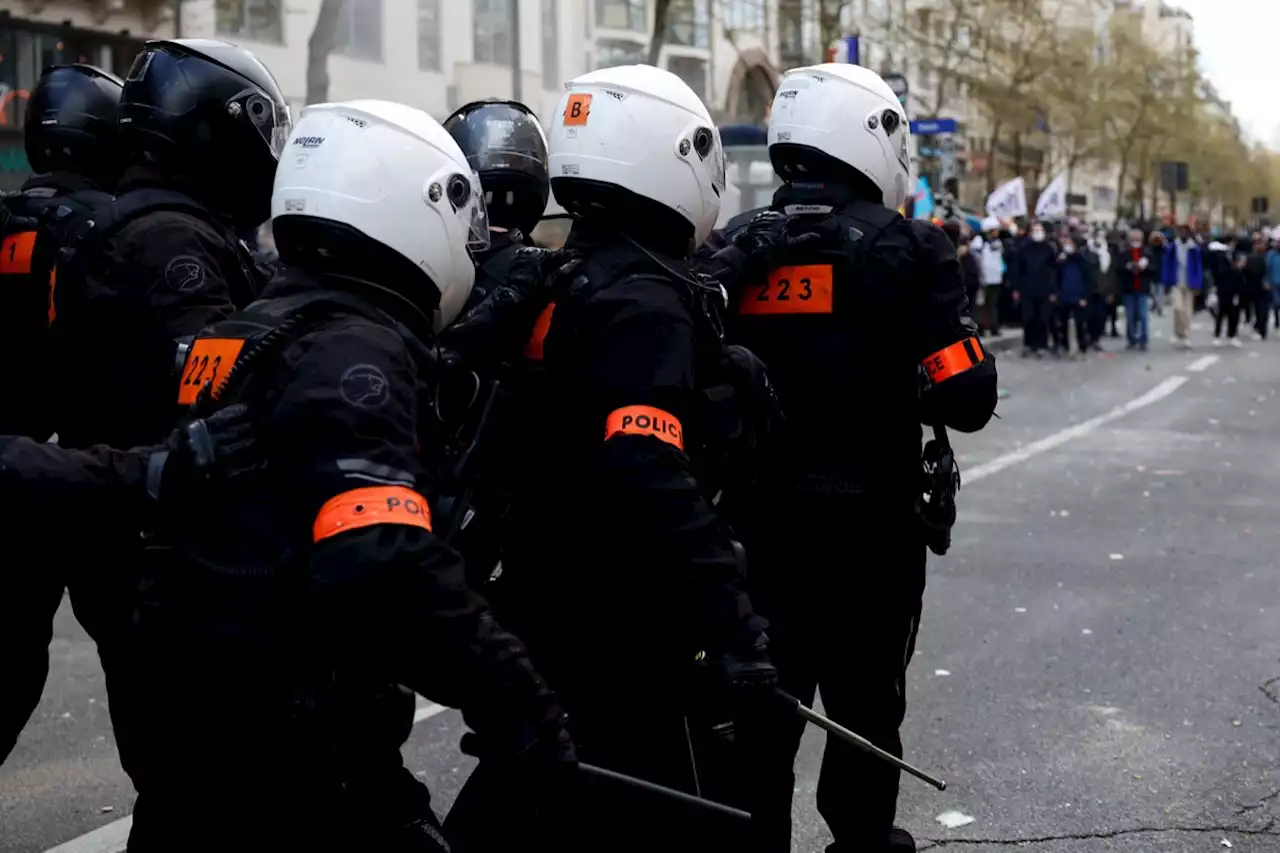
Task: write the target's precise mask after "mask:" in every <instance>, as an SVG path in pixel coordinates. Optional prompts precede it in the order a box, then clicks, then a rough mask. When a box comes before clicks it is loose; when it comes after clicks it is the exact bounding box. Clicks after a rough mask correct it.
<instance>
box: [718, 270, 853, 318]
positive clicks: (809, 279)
mask: <svg viewBox="0 0 1280 853" xmlns="http://www.w3.org/2000/svg"><path fill="white" fill-rule="evenodd" d="M834 289H835V288H834V282H833V280H832V275H831V267H830V265H827V264H809V265H806V266H797V267H779V268H778V269H776V270H774V271H773V272H771V273H769V278H768V279H767V280H766V281H765V282H764V283H762V284H752V285H748V286H747V287H744V288H743V289H742V296H741V298H740V299H739V300H738V313H739V314H745V315H757V314H761V315H763V314H830V313H831V306H832V301H833V300H832V293H833V291H834Z"/></svg>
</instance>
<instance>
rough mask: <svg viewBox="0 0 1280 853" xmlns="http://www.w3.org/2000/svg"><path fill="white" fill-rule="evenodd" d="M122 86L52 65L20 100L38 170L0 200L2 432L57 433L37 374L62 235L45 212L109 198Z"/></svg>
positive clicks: (43, 379) (116, 163) (95, 71)
mask: <svg viewBox="0 0 1280 853" xmlns="http://www.w3.org/2000/svg"><path fill="white" fill-rule="evenodd" d="M123 85H124V84H123V82H122V81H121V80H120V78H118V77H116V76H115V75H113V74H110V73H108V72H106V71H103V70H102V69H100V68H95V67H93V66H92V65H55V66H52V67H50V68H48V69H46V70H45V72H44V74H42V75H41V77H40V80H39V82H37V83H36V85H35V88H34V89H32V91H31V97H30V98H29V99H28V100H27V109H26V122H25V124H24V127H23V133H24V143H25V146H26V150H27V160H28V161H29V162H30V163H31V168H32V169H34V170H35V172H36V174H35V176H34V177H32V178H30V179H28V180H27V182H26V183H24V184H23V185H22V190H21V191H20V192H19V193H17V194H16V195H13V196H10V197H8V198H5V199H4V200H3V203H2V205H0V220H2V224H0V231H2V232H3V233H2V234H0V236H2V237H3V239H4V243H3V247H2V248H0V281H3V282H4V285H5V286H4V294H5V297H4V311H3V312H2V313H0V323H2V324H3V326H2V327H0V346H3V348H4V356H5V358H4V361H5V363H6V364H10V365H16V364H21V365H23V369H21V370H9V371H5V373H4V377H3V381H2V384H0V431H3V432H4V433H6V434H10V435H29V436H32V437H33V438H39V439H45V438H48V437H49V435H50V434H51V433H52V432H53V430H54V427H53V417H52V411H51V409H50V405H51V402H52V400H51V397H52V396H53V395H51V393H50V390H51V389H50V388H49V376H48V375H46V374H45V373H44V372H43V367H44V365H45V363H46V361H47V356H48V354H47V350H48V329H49V325H50V323H51V322H52V320H53V312H52V310H51V309H52V283H51V282H50V274H51V273H52V270H53V265H54V260H55V255H56V253H57V249H58V245H57V244H58V236H59V235H58V234H57V233H56V231H55V230H54V229H53V228H52V227H51V226H52V220H53V219H54V218H55V217H54V216H53V215H52V214H53V212H54V211H55V210H58V209H59V208H61V210H62V211H64V213H62V215H63V216H65V215H67V213H69V212H70V211H72V210H77V211H81V210H85V209H89V208H92V207H93V206H95V205H101V204H103V203H104V202H105V201H106V200H108V199H109V198H110V195H109V194H108V192H109V191H110V190H112V189H114V188H115V185H116V182H117V181H118V180H119V178H120V170H121V168H122V159H121V156H120V153H121V152H120V146H119V144H118V141H117V135H116V120H117V118H118V116H119V112H120V90H121V88H122V87H123ZM46 215H48V218H47V219H46Z"/></svg>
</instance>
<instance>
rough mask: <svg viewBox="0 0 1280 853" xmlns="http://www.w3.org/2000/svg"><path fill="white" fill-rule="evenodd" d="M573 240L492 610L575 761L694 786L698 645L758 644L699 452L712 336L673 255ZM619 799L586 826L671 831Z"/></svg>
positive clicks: (592, 834)
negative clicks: (542, 680)
mask: <svg viewBox="0 0 1280 853" xmlns="http://www.w3.org/2000/svg"><path fill="white" fill-rule="evenodd" d="M566 249H567V251H569V252H570V253H572V254H573V255H576V256H578V257H580V258H581V259H582V260H581V262H580V264H579V265H578V266H577V267H575V269H574V273H573V274H574V278H573V280H572V283H571V284H569V285H568V286H567V287H566V288H565V289H564V290H563V291H562V292H560V293H558V294H557V298H556V302H555V305H554V307H553V308H552V309H551V311H550V313H549V315H548V322H547V329H546V334H545V337H544V338H542V339H541V345H540V351H541V356H542V369H543V371H544V372H543V375H542V381H543V382H544V383H545V388H544V395H543V398H542V402H541V406H540V407H539V409H538V412H539V414H538V416H537V417H529V418H527V419H525V420H524V421H523V422H521V423H519V424H516V425H514V426H515V429H516V431H517V432H518V434H519V437H520V440H521V441H522V442H523V445H524V446H525V447H527V448H530V450H531V452H530V453H528V454H527V456H526V459H525V463H524V468H523V470H522V471H521V473H520V482H519V483H518V484H517V485H516V488H515V493H514V495H513V500H512V507H511V510H510V515H509V531H510V532H509V536H508V539H507V542H506V550H505V551H504V554H503V572H502V577H501V579H500V581H499V586H500V588H501V590H500V593H499V594H500V600H501V601H502V602H503V603H504V604H505V605H506V609H503V608H502V607H500V608H499V615H500V616H501V618H503V619H504V621H506V622H510V623H511V624H512V627H513V629H514V630H515V631H516V632H517V633H518V634H519V635H520V636H521V637H523V638H524V639H525V640H526V641H527V642H528V643H529V647H530V649H531V651H532V654H533V656H534V660H535V662H536V663H537V665H538V667H539V669H540V670H542V671H544V672H545V673H546V674H547V676H548V678H549V679H550V680H551V682H552V683H553V684H555V685H556V688H557V691H558V692H559V693H560V695H561V696H562V698H563V700H564V702H565V705H566V709H567V710H568V712H569V720H570V727H571V730H572V732H573V735H574V739H575V742H576V743H577V744H578V746H579V752H580V754H581V755H582V757H583V759H584V760H588V761H591V762H593V763H596V764H600V765H602V766H605V767H608V768H610V769H614V770H618V771H621V772H624V773H629V774H632V775H635V776H638V777H641V778H645V779H649V780H652V781H655V782H659V783H661V784H665V785H669V786H671V787H675V788H679V789H682V790H687V791H694V790H695V789H696V779H695V776H696V770H695V769H694V767H693V766H692V763H691V756H690V745H689V739H688V732H687V730H686V722H685V715H686V714H687V713H688V708H689V682H690V677H691V674H692V672H693V670H694V659H695V656H696V655H697V654H698V652H700V651H705V652H706V653H707V655H708V657H709V659H711V660H714V661H716V662H718V663H722V664H726V665H727V661H728V660H730V659H736V660H739V661H743V662H754V661H757V660H760V659H761V658H762V655H763V648H762V647H761V646H760V644H761V643H762V629H763V624H762V623H761V622H760V620H758V619H757V618H756V617H755V616H754V615H753V614H752V612H751V608H750V604H749V602H748V601H747V598H746V595H745V594H744V592H743V590H742V566H741V564H740V561H739V559H738V556H737V555H736V553H735V550H734V547H733V543H732V541H731V539H730V535H729V531H728V530H727V528H726V527H725V526H724V525H723V524H722V523H721V521H720V520H719V519H718V518H717V516H716V513H715V511H714V510H713V508H712V506H711V504H710V502H709V498H710V497H711V496H710V495H708V494H705V493H704V490H703V489H702V488H701V487H700V486H699V482H698V479H697V475H696V473H695V465H694V462H692V461H691V456H696V455H697V451H698V448H699V447H700V446H701V445H702V444H703V443H704V442H705V441H706V439H707V436H706V433H705V430H704V429H703V428H702V423H701V408H700V407H701V399H700V395H699V390H698V389H699V378H700V375H699V374H700V371H701V370H703V369H704V368H706V367H707V366H709V365H710V364H711V363H713V361H714V359H715V358H718V355H719V352H720V341H719V339H718V338H717V337H716V336H715V335H714V334H711V333H709V332H708V331H707V324H706V320H705V317H704V313H705V311H704V306H703V303H702V299H703V294H702V293H701V292H700V290H699V288H698V287H697V286H696V285H695V284H694V283H693V282H692V274H691V273H689V272H688V269H687V266H686V265H685V263H684V262H683V261H681V260H677V259H676V257H674V256H673V255H674V252H670V250H668V252H667V253H664V252H663V251H662V250H659V249H656V248H655V249H653V250H642V249H640V248H639V247H638V246H637V245H636V244H634V243H631V242H628V241H626V240H624V239H623V238H618V237H609V236H606V235H603V234H600V233H596V232H593V231H592V230H591V229H590V228H588V227H586V226H585V225H583V224H582V223H579V224H578V225H575V228H574V231H573V232H572V233H571V234H570V239H569V242H568V244H567V245H566ZM685 275H688V276H690V280H689V281H684V280H681V278H683V276H685ZM620 805H622V804H619V803H618V802H616V801H615V802H607V803H606V802H602V803H599V804H598V805H597V807H594V808H591V809H587V810H584V811H587V812H588V814H586V815H584V816H582V819H583V820H584V821H585V822H586V823H588V824H590V826H588V827H587V828H586V829H584V830H583V834H584V837H586V838H588V839H592V838H593V839H594V841H595V842H596V843H597V844H598V843H605V842H602V840H601V839H602V838H603V839H607V846H609V847H610V849H628V850H630V849H652V847H651V845H652V844H653V843H654V839H655V834H656V835H657V836H661V837H663V838H666V839H667V842H668V843H670V842H671V841H672V839H671V838H670V833H669V832H668V831H667V828H666V827H664V826H659V825H655V826H654V827H653V833H650V832H649V831H648V830H646V829H643V828H640V827H636V826H635V825H634V823H633V822H631V821H630V820H629V819H628V818H627V817H626V816H627V815H631V816H632V817H634V813H633V812H632V811H630V810H628V809H627V808H625V807H623V808H622V809H621V811H619V810H618V807H619V806H620ZM619 815H622V817H620V816H619ZM618 820H628V823H627V826H628V830H627V833H625V835H628V836H629V837H619V832H618V824H617V823H616V821H618ZM655 823H661V822H655ZM632 830H638V831H636V832H634V833H633V832H632ZM692 832H694V830H693V829H692V828H690V827H684V826H682V827H681V828H680V830H679V834H680V836H681V837H680V838H679V839H676V841H678V842H681V843H683V842H689V843H694V842H693V841H692V840H691V836H690V833H692Z"/></svg>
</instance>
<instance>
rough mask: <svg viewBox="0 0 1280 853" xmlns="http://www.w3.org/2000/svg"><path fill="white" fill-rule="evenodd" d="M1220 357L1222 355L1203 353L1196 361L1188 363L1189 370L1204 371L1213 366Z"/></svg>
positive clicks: (1194, 371) (1193, 371)
mask: <svg viewBox="0 0 1280 853" xmlns="http://www.w3.org/2000/svg"><path fill="white" fill-rule="evenodd" d="M1220 358H1222V356H1220V355H1202V356H1200V357H1199V358H1197V359H1196V360H1195V361H1193V362H1191V363H1190V364H1188V365H1187V370H1188V371H1190V372H1191V373H1203V372H1204V371H1206V370H1208V369H1209V368H1210V367H1212V366H1213V365H1214V363H1216V362H1217V361H1218V359H1220Z"/></svg>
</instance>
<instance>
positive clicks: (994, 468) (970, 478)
mask: <svg viewBox="0 0 1280 853" xmlns="http://www.w3.org/2000/svg"><path fill="white" fill-rule="evenodd" d="M1186 382H1187V377H1185V376H1170V377H1169V378H1168V379H1166V380H1165V381H1163V382H1161V383H1160V384H1159V385H1157V386H1156V387H1154V388H1152V389H1151V390H1150V391H1148V392H1147V393H1145V394H1143V395H1142V396H1141V397H1135V398H1134V399H1132V400H1130V401H1129V402H1127V403H1125V404H1123V405H1120V406H1116V407H1115V408H1114V409H1112V410H1111V411H1109V412H1107V413H1105V414H1102V415H1098V416H1097V417H1096V418H1090V419H1089V420H1087V421H1082V422H1080V423H1078V424H1076V425H1075V426H1069V427H1067V428H1066V429H1064V430H1060V431H1058V432H1055V433H1054V434H1053V435H1048V436H1045V437H1044V438H1042V439H1040V440H1039V441H1033V442H1031V443H1030V444H1028V445H1026V446H1025V447H1020V448H1018V449H1017V450H1015V451H1013V452H1012V453H1006V454H1004V455H1003V456H997V457H996V458H995V459H992V460H991V461H990V462H983V463H982V464H981V465H975V466H974V467H972V468H970V469H969V470H968V471H962V472H961V474H960V476H961V478H962V482H964V483H966V484H968V483H976V482H977V481H978V480H984V479H986V478H987V477H990V476H991V475H992V474H996V473H999V472H1000V471H1003V470H1004V469H1005V468H1008V467H1010V466H1012V465H1017V464H1018V463H1019V462H1026V461H1027V460H1028V459H1030V458H1032V457H1033V456H1039V455H1040V454H1041V453H1044V452H1045V451H1047V450H1053V449H1054V448H1055V447H1058V446H1060V445H1063V444H1066V443H1067V442H1068V441H1071V439H1073V438H1080V437H1082V436H1086V435H1088V434H1089V433H1091V432H1093V431H1094V430H1095V429H1097V428H1098V427H1100V426H1105V425H1107V424H1109V423H1111V422H1112V421H1114V420H1118V419H1120V418H1123V417H1124V416H1125V415H1128V414H1131V413H1133V412H1136V411H1137V410H1138V409H1142V408H1145V407H1146V406H1150V405H1151V404H1152V403H1156V402H1159V401H1160V400H1163V399H1164V398H1165V397H1168V396H1169V395H1170V394H1172V393H1173V392H1174V391H1177V390H1178V389H1179V388H1181V387H1182V386H1183V385H1184V384H1185V383H1186Z"/></svg>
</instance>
